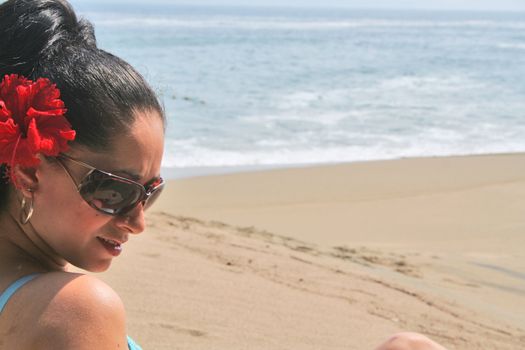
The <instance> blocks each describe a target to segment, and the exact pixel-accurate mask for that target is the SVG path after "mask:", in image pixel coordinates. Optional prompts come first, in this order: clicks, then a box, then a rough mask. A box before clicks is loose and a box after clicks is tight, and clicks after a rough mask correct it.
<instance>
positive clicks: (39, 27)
mask: <svg viewBox="0 0 525 350" xmlns="http://www.w3.org/2000/svg"><path fill="white" fill-rule="evenodd" d="M0 33H1V34H2V40H0V74H1V75H2V76H3V75H4V74H12V73H17V74H22V75H26V76H31V75H32V74H31V73H33V71H34V69H35V66H36V65H37V64H38V63H40V62H41V61H42V60H44V61H45V60H48V59H52V58H53V57H54V56H56V55H59V54H60V52H62V51H63V49H64V48H65V47H68V46H96V39H95V35H94V29H93V26H92V25H91V23H89V22H88V21H87V20H80V21H79V20H78V19H77V17H76V15H75V12H74V10H73V8H72V7H71V5H70V4H69V3H68V2H67V1H65V0H8V1H6V2H5V3H3V4H2V5H0Z"/></svg>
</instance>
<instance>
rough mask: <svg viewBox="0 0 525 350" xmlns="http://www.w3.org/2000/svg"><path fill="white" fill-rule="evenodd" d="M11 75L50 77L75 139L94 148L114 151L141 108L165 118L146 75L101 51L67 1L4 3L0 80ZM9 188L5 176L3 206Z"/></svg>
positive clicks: (0, 183)
mask: <svg viewBox="0 0 525 350" xmlns="http://www.w3.org/2000/svg"><path fill="white" fill-rule="evenodd" d="M6 74H19V75H23V76H25V77H27V78H29V79H31V80H36V79H37V78H40V77H43V78H49V79H50V80H51V81H52V82H53V83H54V84H56V85H57V87H58V88H59V89H60V92H61V99H62V100H63V101H64V103H65V105H66V108H67V113H66V117H67V119H68V120H69V122H70V123H71V125H72V127H73V129H74V130H75V131H76V133H77V136H76V139H75V143H76V144H80V145H83V146H86V147H88V148H90V149H92V150H95V151H102V150H106V149H109V148H110V147H111V140H112V138H113V137H112V136H113V135H114V134H117V133H120V134H121V133H123V132H124V133H125V132H127V131H128V130H129V128H130V127H131V125H132V124H133V122H134V120H135V118H136V113H135V112H136V111H156V112H158V115H159V117H160V118H162V120H163V122H164V118H165V117H164V112H163V110H162V107H161V106H160V104H159V101H158V99H157V97H156V95H155V93H154V92H153V91H152V89H151V88H150V87H149V85H148V84H147V83H146V81H145V80H144V78H143V77H142V76H141V75H140V74H139V73H138V72H137V71H136V70H135V69H133V67H131V66H130V65H129V64H128V63H126V62H124V61H123V60H121V59H120V58H118V57H116V56H114V55H112V54H110V53H108V52H106V51H104V50H100V49H99V48H98V47H97V44H96V39H95V34H94V29H93V26H92V25H91V23H90V22H88V21H87V20H85V19H80V20H79V19H77V16H76V15H75V12H74V10H73V8H72V7H71V5H70V4H69V3H68V2H67V1H65V0H9V1H7V2H5V3H3V4H1V5H0V79H3V77H4V75H6ZM2 168H4V169H2ZM2 168H0V171H1V172H2V173H3V171H4V170H5V165H4V166H2ZM6 189H7V184H6V182H5V178H3V177H0V206H2V204H3V203H4V202H5V201H6V199H5V198H6V192H7V191H6Z"/></svg>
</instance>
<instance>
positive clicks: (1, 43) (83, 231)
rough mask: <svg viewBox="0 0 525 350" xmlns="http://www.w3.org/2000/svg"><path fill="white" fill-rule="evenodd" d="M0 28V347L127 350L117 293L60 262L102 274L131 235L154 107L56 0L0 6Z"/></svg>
mask: <svg viewBox="0 0 525 350" xmlns="http://www.w3.org/2000/svg"><path fill="white" fill-rule="evenodd" d="M0 33H1V37H2V40H0V80H1V81H2V84H1V86H0V163H2V165H1V166H2V173H3V174H4V176H3V177H2V179H1V180H0V205H1V208H0V228H1V230H0V293H2V292H3V299H2V300H0V307H1V308H3V309H2V310H1V313H0V348H1V349H112V350H113V349H124V348H126V347H128V346H129V348H131V349H138V346H136V344H134V343H133V341H132V340H130V339H127V336H126V327H125V313H124V307H123V305H122V302H121V300H120V298H119V297H118V296H117V294H116V293H115V292H114V291H113V290H112V289H111V288H110V287H109V286H107V285H106V284H104V283H103V282H101V281H99V280H98V279H96V278H94V277H91V276H87V275H83V274H77V273H69V272H67V266H68V264H73V265H75V266H78V267H80V268H82V269H85V270H88V271H104V270H106V269H107V268H108V267H109V265H110V264H111V261H112V259H113V258H114V257H116V256H118V255H119V254H120V253H121V251H122V249H123V246H124V245H125V242H126V241H127V240H128V239H130V238H131V236H133V235H134V234H138V233H140V232H142V231H143V229H144V210H145V209H146V208H147V206H148V205H150V204H151V203H152V201H153V200H154V199H155V197H156V196H157V195H158V193H160V190H161V189H162V185H163V184H162V179H161V178H160V175H159V171H160V164H161V159H162V152H163V138H164V123H165V122H164V114H163V110H162V108H161V107H160V105H159V102H158V100H157V98H156V96H155V94H154V93H153V92H152V90H151V88H150V87H149V86H148V84H147V83H146V82H145V81H144V79H143V78H142V77H141V76H140V74H138V73H137V72H136V71H135V70H134V69H133V68H132V67H131V66H129V65H128V64H127V63H125V62H124V61H122V60H121V59H119V58H117V57H115V56H113V55H111V54H109V53H107V52H105V51H103V50H100V49H98V48H97V46H96V41H95V36H94V31H93V28H92V26H91V24H90V23H88V22H86V21H78V20H77V18H76V16H75V13H74V12H73V10H72V8H71V7H70V5H69V4H68V3H67V2H66V1H63V0H36V1H35V0H9V1H7V2H5V3H3V4H2V5H0ZM55 84H56V85H55ZM99 169H100V170H99ZM113 174H115V175H113Z"/></svg>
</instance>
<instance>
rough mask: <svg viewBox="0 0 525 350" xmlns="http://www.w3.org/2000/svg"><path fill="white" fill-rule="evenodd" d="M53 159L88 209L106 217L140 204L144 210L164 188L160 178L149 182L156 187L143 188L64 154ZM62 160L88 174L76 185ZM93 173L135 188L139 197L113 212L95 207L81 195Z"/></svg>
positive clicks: (127, 211) (123, 213) (122, 212)
mask: <svg viewBox="0 0 525 350" xmlns="http://www.w3.org/2000/svg"><path fill="white" fill-rule="evenodd" d="M55 159H56V160H57V161H58V163H59V164H60V166H61V167H62V168H63V169H64V170H65V172H66V173H67V174H68V176H69V178H70V179H71V181H73V183H74V184H75V186H76V188H77V192H78V193H79V195H80V197H82V199H83V200H84V201H85V202H86V203H87V204H89V206H90V207H92V208H94V209H96V210H97V211H99V212H101V213H104V214H107V215H111V216H118V215H125V214H127V213H129V212H130V211H131V210H133V209H134V208H135V207H136V206H137V205H139V204H140V203H142V205H143V206H144V210H145V209H146V208H147V207H148V205H147V204H148V200H149V198H150V197H151V196H152V195H153V194H155V193H157V192H159V191H162V189H163V188H164V184H165V183H164V179H163V178H162V177H158V178H157V179H155V180H153V181H150V182H153V184H155V183H157V182H158V184H157V185H155V186H153V184H152V185H149V186H144V185H142V184H141V183H139V182H136V181H133V180H131V179H128V178H125V177H122V176H119V175H115V174H112V173H110V172H107V171H104V170H100V169H98V168H96V167H94V166H92V165H90V164H87V163H85V162H82V161H80V160H78V159H75V158H72V157H70V156H68V155H66V154H64V153H60V154H59V155H58V156H57V157H56V158H55ZM62 159H65V160H68V161H71V162H73V163H75V164H77V165H80V166H82V167H84V168H87V169H89V172H88V173H87V174H86V175H84V176H83V177H82V179H81V180H80V181H79V182H78V184H77V181H76V180H75V178H74V177H73V175H71V172H70V171H69V169H68V168H67V167H66V166H65V165H64V164H63V163H62ZM94 172H97V173H100V174H103V175H105V176H106V177H107V178H110V179H113V180H115V181H118V182H122V183H126V184H129V185H132V186H135V187H136V188H137V189H139V190H140V197H139V198H138V199H137V200H136V202H134V203H130V204H129V205H127V206H125V207H123V208H120V209H115V210H114V211H110V209H106V210H104V208H99V207H97V206H96V205H95V204H93V203H92V202H90V201H88V200H87V199H85V198H84V196H82V194H81V191H82V188H83V187H84V186H86V185H88V184H89V183H85V181H86V180H87V179H89V177H90V176H91V175H92V174H93V173H94Z"/></svg>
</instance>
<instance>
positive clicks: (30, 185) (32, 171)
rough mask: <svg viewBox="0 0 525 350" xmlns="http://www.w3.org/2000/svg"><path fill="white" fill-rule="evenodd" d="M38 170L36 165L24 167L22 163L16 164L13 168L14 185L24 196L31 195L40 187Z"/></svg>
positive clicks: (12, 178)
mask: <svg viewBox="0 0 525 350" xmlns="http://www.w3.org/2000/svg"><path fill="white" fill-rule="evenodd" d="M36 171H37V168H36V167H22V166H20V165H15V166H14V168H13V170H12V174H11V180H12V181H13V185H14V186H15V187H16V188H17V189H18V190H19V191H20V192H21V193H22V195H23V196H24V197H27V198H29V197H31V196H32V194H31V193H32V192H35V191H36V189H37V188H38V177H37V176H36Z"/></svg>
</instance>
